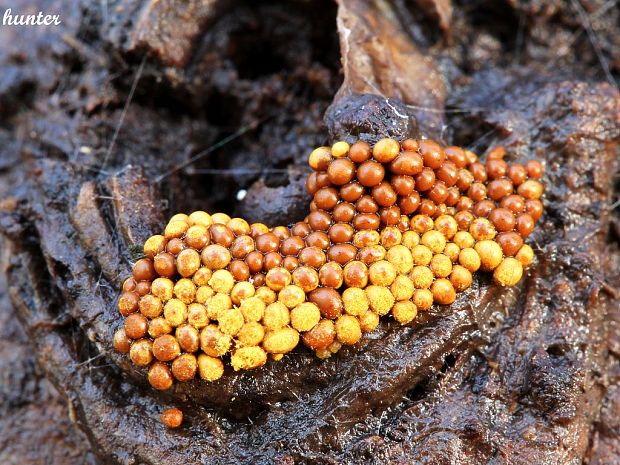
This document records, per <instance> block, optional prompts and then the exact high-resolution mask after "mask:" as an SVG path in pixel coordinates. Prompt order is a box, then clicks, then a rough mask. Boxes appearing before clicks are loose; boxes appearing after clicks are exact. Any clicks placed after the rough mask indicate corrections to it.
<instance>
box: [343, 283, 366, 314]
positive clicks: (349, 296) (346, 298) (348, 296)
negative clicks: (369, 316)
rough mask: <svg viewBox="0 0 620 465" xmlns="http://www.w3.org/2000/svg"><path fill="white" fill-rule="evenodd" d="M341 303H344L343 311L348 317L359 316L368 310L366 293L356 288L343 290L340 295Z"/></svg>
mask: <svg viewBox="0 0 620 465" xmlns="http://www.w3.org/2000/svg"><path fill="white" fill-rule="evenodd" d="M342 301H343V303H344V311H345V312H347V313H348V314H349V315H354V316H361V315H364V314H365V313H366V312H367V311H368V309H369V308H370V303H369V301H368V296H367V295H366V292H365V291H364V290H363V289H360V288H358V287H349V288H347V289H345V290H344V292H343V293H342Z"/></svg>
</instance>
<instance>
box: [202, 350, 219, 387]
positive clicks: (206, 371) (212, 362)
mask: <svg viewBox="0 0 620 465" xmlns="http://www.w3.org/2000/svg"><path fill="white" fill-rule="evenodd" d="M198 374H199V375H200V377H201V378H202V379H204V380H205V381H216V380H218V379H220V378H221V377H222V375H223V374H224V363H223V362H222V360H221V359H219V358H216V357H210V356H209V355H205V354H200V355H199V356H198Z"/></svg>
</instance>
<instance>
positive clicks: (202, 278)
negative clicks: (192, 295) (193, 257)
mask: <svg viewBox="0 0 620 465" xmlns="http://www.w3.org/2000/svg"><path fill="white" fill-rule="evenodd" d="M211 276H213V271H211V270H210V269H209V268H207V267H206V266H203V267H201V268H198V271H196V273H195V274H194V276H193V278H192V279H193V280H194V283H196V286H206V285H207V284H209V280H210V279H211Z"/></svg>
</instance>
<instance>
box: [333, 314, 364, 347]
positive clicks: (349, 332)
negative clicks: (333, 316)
mask: <svg viewBox="0 0 620 465" xmlns="http://www.w3.org/2000/svg"><path fill="white" fill-rule="evenodd" d="M336 337H337V338H338V341H339V342H340V343H341V344H346V345H352V344H355V343H357V342H358V341H359V340H360V339H361V338H362V328H361V327H360V322H359V320H358V319H357V318H356V317H354V316H353V315H341V316H339V317H338V319H337V320H336Z"/></svg>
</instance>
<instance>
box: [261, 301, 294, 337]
mask: <svg viewBox="0 0 620 465" xmlns="http://www.w3.org/2000/svg"><path fill="white" fill-rule="evenodd" d="M289 321H290V313H289V310H288V308H286V305H284V304H283V303H282V302H274V303H272V304H269V305H268V306H267V308H266V309H265V314H264V315H263V324H264V325H265V328H267V329H270V330H276V329H279V328H281V327H282V326H286V325H287V324H289Z"/></svg>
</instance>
